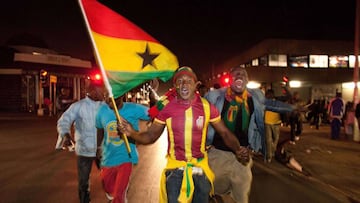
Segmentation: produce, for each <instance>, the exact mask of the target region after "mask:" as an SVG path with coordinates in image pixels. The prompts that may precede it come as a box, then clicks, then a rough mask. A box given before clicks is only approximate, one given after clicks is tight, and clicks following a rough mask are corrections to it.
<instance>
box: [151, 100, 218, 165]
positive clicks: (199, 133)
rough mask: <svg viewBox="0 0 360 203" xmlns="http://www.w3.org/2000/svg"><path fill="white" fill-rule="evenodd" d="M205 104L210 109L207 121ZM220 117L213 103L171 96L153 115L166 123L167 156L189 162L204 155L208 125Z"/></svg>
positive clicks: (157, 119)
mask: <svg viewBox="0 0 360 203" xmlns="http://www.w3.org/2000/svg"><path fill="white" fill-rule="evenodd" d="M204 104H205V105H204ZM204 107H205V108H207V107H208V110H209V121H208V122H206V116H205V110H204ZM220 119H221V118H220V114H219V112H218V110H217V109H216V107H215V106H214V105H212V104H210V103H209V102H208V101H207V100H205V99H203V98H201V97H200V96H196V97H195V98H194V100H192V101H191V102H188V103H184V102H182V101H180V100H177V99H176V98H175V99H173V100H172V101H170V103H169V104H167V105H166V106H165V107H164V109H162V110H161V111H160V113H159V114H158V115H157V116H156V117H155V122H158V123H161V124H166V126H167V131H168V155H169V156H170V158H172V159H176V160H183V161H189V160H190V159H191V158H203V157H204V153H205V141H206V134H207V127H208V124H209V122H217V121H220Z"/></svg>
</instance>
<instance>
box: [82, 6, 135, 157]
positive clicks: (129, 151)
mask: <svg viewBox="0 0 360 203" xmlns="http://www.w3.org/2000/svg"><path fill="white" fill-rule="evenodd" d="M81 1H82V0H79V5H80V8H81V12H82V14H83V16H84V20H85V24H86V29H87V30H88V32H89V35H90V39H91V43H92V44H93V48H94V52H95V56H96V59H97V62H98V64H99V67H100V71H101V74H102V76H103V81H104V85H105V87H106V89H107V90H108V92H109V97H110V98H111V102H112V104H113V106H114V111H115V115H116V119H117V121H118V122H119V123H120V124H121V116H120V114H119V111H118V108H117V105H116V102H115V99H114V94H113V92H112V88H111V86H110V83H109V79H108V78H107V75H106V72H105V68H104V65H103V63H102V60H101V58H100V54H99V51H98V49H97V47H96V43H95V40H94V37H93V35H92V32H91V30H90V25H89V21H88V19H87V17H86V14H85V10H84V7H83V5H82V2H81ZM121 138H122V139H123V140H124V143H125V145H126V149H127V152H128V154H129V156H130V157H131V154H130V153H131V148H130V144H129V141H128V139H127V136H126V135H125V134H121Z"/></svg>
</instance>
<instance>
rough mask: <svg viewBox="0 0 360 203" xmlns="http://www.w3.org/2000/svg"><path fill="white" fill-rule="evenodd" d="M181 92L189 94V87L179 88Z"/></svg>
mask: <svg viewBox="0 0 360 203" xmlns="http://www.w3.org/2000/svg"><path fill="white" fill-rule="evenodd" d="M181 94H182V95H187V94H189V89H188V88H181Z"/></svg>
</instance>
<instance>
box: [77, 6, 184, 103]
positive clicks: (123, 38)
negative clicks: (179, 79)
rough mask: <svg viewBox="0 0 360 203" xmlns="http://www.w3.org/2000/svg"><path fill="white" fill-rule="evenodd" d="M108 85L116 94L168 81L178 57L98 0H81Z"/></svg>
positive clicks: (175, 66)
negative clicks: (147, 83) (150, 81)
mask: <svg viewBox="0 0 360 203" xmlns="http://www.w3.org/2000/svg"><path fill="white" fill-rule="evenodd" d="M79 3H80V6H81V8H82V11H83V14H84V17H85V22H86V24H87V27H88V30H89V33H90V36H91V39H92V43H93V46H94V50H95V54H96V58H97V60H98V61H97V62H98V63H99V66H100V69H101V71H102V73H103V77H104V82H105V86H107V89H108V90H110V96H112V95H111V93H112V94H113V96H114V98H117V97H118V96H121V95H123V94H124V93H126V92H128V91H129V90H131V89H133V88H135V87H137V86H138V85H140V84H142V83H144V82H146V81H149V80H152V79H154V78H159V79H161V80H162V81H164V82H166V81H167V80H169V79H170V78H171V77H172V75H173V72H174V71H175V70H176V69H177V68H178V67H179V64H178V61H177V58H176V56H175V55H173V54H172V53H171V52H170V51H169V50H168V49H167V48H166V47H165V46H163V45H162V44H160V43H159V42H158V41H157V40H155V39H154V38H153V37H151V36H150V35H149V34H147V33H146V32H144V31H143V30H142V29H141V28H139V27H137V26H136V25H135V24H133V23H132V22H130V21H129V20H127V19H126V18H124V17H123V16H121V15H120V14H118V13H117V12H115V11H113V10H111V9H110V8H108V7H106V6H105V5H103V4H101V3H99V2H98V1H96V0H79Z"/></svg>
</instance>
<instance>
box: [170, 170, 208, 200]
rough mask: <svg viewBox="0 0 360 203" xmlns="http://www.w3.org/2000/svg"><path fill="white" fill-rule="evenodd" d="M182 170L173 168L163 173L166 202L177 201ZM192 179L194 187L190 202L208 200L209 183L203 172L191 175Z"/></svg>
mask: <svg viewBox="0 0 360 203" xmlns="http://www.w3.org/2000/svg"><path fill="white" fill-rule="evenodd" d="M183 172H184V171H183V170H179V169H175V170H169V171H167V172H166V173H165V175H166V193H167V198H168V203H178V197H179V195H180V189H181V182H182V178H183ZM193 180H194V187H195V189H194V195H193V199H192V203H204V202H209V193H210V189H211V185H210V181H209V180H208V179H207V177H206V176H205V174H203V175H193Z"/></svg>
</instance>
